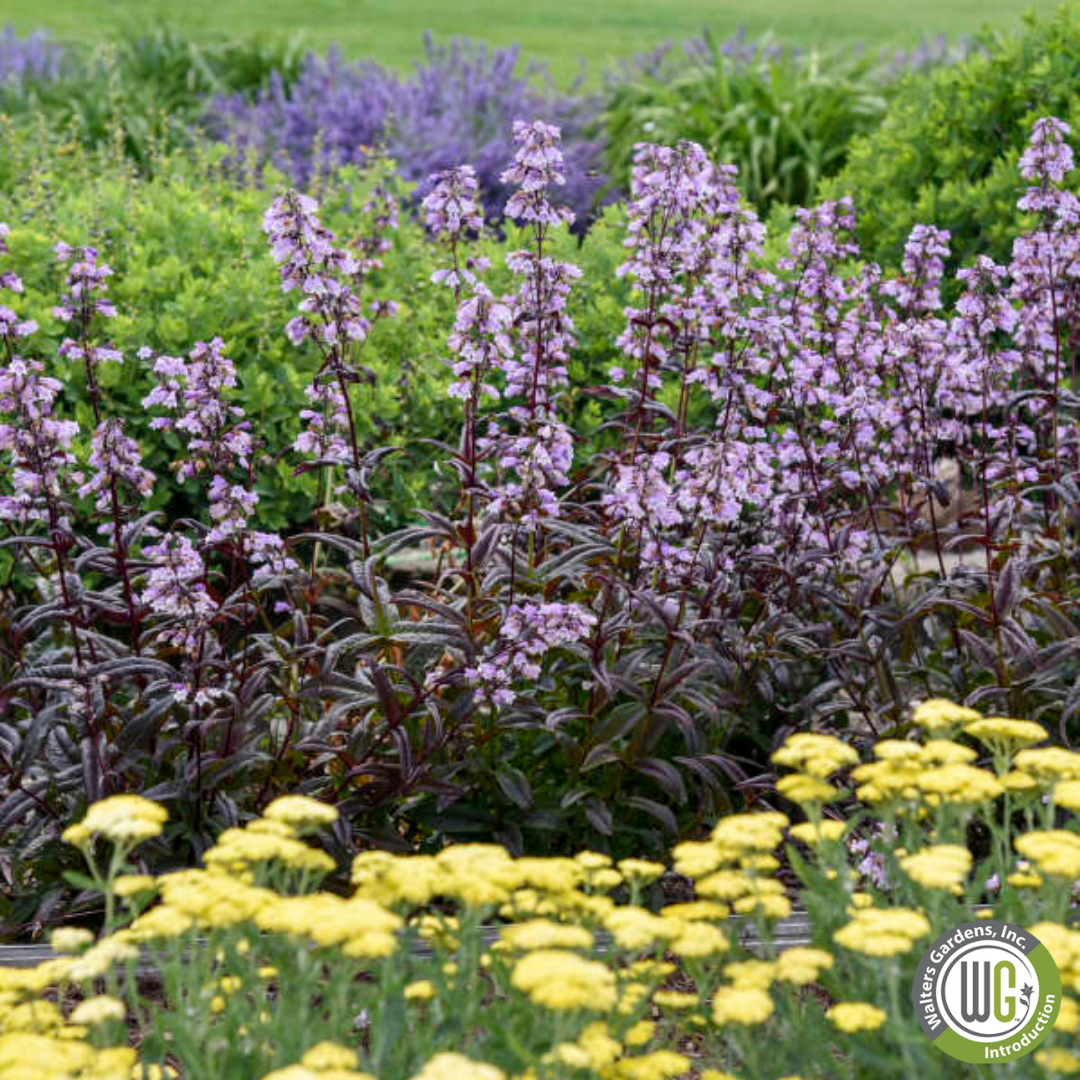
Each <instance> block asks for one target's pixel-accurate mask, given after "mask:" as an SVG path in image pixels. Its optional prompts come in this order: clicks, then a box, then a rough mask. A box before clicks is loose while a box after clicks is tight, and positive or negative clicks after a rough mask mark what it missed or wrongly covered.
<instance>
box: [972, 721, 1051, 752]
mask: <svg viewBox="0 0 1080 1080" xmlns="http://www.w3.org/2000/svg"><path fill="white" fill-rule="evenodd" d="M964 731H965V732H966V733H967V734H968V735H970V736H972V738H975V739H978V740H979V742H981V743H982V744H983V745H984V746H988V747H989V748H990V749H991V750H993V751H994V752H995V753H998V752H1004V753H1007V752H1009V751H1010V750H1013V749H1016V748H1017V747H1021V746H1034V745H1035V744H1036V743H1041V742H1042V741H1043V740H1044V739H1045V738H1046V729H1045V728H1044V727H1043V726H1042V724H1036V723H1034V722H1033V721H1031V720H1010V719H1009V718H1008V717H1006V716H988V717H987V718H986V719H985V720H976V721H975V722H974V723H971V724H967V725H966V726H965V727H964Z"/></svg>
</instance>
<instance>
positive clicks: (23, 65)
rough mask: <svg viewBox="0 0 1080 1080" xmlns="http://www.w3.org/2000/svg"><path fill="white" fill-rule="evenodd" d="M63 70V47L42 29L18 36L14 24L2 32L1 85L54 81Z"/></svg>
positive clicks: (0, 50)
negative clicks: (24, 35)
mask: <svg viewBox="0 0 1080 1080" xmlns="http://www.w3.org/2000/svg"><path fill="white" fill-rule="evenodd" d="M63 73H64V50H63V49H61V48H60V46H59V45H57V44H56V42H55V41H53V40H52V38H51V37H50V36H49V35H48V34H47V33H46V32H45V31H42V30H39V31H37V32H36V33H33V34H28V35H27V36H26V37H19V36H18V35H16V33H15V29H14V27H11V26H6V27H4V29H3V31H2V32H0V88H3V86H4V84H5V83H7V84H18V83H25V82H29V81H32V80H37V81H50V82H51V81H53V80H56V79H59V78H60V77H61V76H62V75H63Z"/></svg>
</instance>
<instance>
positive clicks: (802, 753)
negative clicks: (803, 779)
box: [772, 732, 859, 780]
mask: <svg viewBox="0 0 1080 1080" xmlns="http://www.w3.org/2000/svg"><path fill="white" fill-rule="evenodd" d="M772 760H773V763H774V764H776V765H785V766H787V767H788V768H789V769H798V770H800V771H801V772H804V773H807V774H808V775H810V776H813V777H816V778H817V779H819V780H824V779H825V778H826V777H828V776H831V775H832V774H833V773H834V772H838V771H839V770H840V769H842V768H843V767H844V766H845V765H857V764H858V762H859V755H858V754H857V753H856V752H855V750H854V749H853V748H852V747H850V746H849V745H848V744H847V743H846V742H843V741H841V740H840V739H837V738H836V737H835V736H833V735H818V734H815V733H813V732H798V733H796V734H795V735H791V736H789V737H788V738H787V740H785V742H784V745H783V746H781V747H780V749H779V750H777V751H776V753H775V754H773V756H772Z"/></svg>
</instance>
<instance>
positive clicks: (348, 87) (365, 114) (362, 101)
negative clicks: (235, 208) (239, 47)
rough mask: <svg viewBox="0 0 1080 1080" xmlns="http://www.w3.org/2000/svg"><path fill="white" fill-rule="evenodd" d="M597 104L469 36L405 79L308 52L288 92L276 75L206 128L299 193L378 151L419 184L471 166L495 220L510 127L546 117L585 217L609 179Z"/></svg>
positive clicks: (573, 201)
mask: <svg viewBox="0 0 1080 1080" xmlns="http://www.w3.org/2000/svg"><path fill="white" fill-rule="evenodd" d="M598 108H599V106H598V103H597V102H596V101H594V100H593V99H591V98H589V97H586V96H582V95H580V92H579V88H578V87H576V86H575V87H572V88H571V89H570V90H569V92H568V93H566V94H560V93H558V92H557V91H556V89H555V88H554V86H553V85H552V84H551V81H550V79H549V78H547V77H546V75H545V74H544V72H543V71H542V70H540V69H538V68H536V67H530V68H528V69H526V70H524V71H523V70H521V63H520V53H519V50H518V48H517V47H516V46H512V47H510V48H506V49H496V50H489V49H488V48H487V47H486V46H485V45H483V44H481V43H478V42H471V41H468V40H462V39H455V40H454V41H452V42H451V43H450V44H449V45H442V46H440V45H436V44H435V42H434V40H433V39H432V38H431V36H430V35H428V36H426V37H425V40H424V59H423V60H422V61H418V62H417V63H416V65H415V68H414V70H413V72H412V74H411V76H410V77H408V78H402V77H401V76H399V75H397V74H395V73H394V72H391V71H388V70H387V69H385V68H383V67H381V66H380V65H378V64H376V63H373V62H370V61H363V62H358V63H347V62H345V61H343V60H342V58H341V56H340V54H339V53H338V52H337V51H336V50H335V49H331V50H330V51H329V53H328V54H327V56H326V57H325V59H323V58H321V57H317V56H315V55H313V54H312V55H309V56H308V57H307V60H306V63H305V65H304V68H303V70H302V72H301V73H300V75H299V77H298V78H296V80H295V81H294V82H293V83H292V84H291V85H289V86H287V85H286V84H285V83H284V82H283V81H282V80H281V79H280V78H272V79H271V82H270V85H269V86H268V87H267V88H266V89H265V90H263V91H262V92H260V93H259V95H258V96H257V98H256V100H255V101H254V102H252V101H250V100H249V99H248V98H247V97H245V96H243V95H234V96H231V97H226V96H221V97H218V98H217V99H216V100H215V101H214V102H213V103H212V105H211V108H210V111H209V114H208V124H209V127H210V130H211V131H212V132H213V133H214V134H215V135H216V136H217V137H219V138H221V139H223V140H225V141H227V142H229V143H232V144H234V145H236V146H238V147H242V148H254V149H256V150H257V151H258V152H259V153H260V154H262V155H265V156H266V157H268V158H270V159H272V160H273V161H274V162H275V163H276V164H278V165H279V166H280V167H281V168H283V169H284V170H286V171H287V172H288V173H290V174H291V175H292V177H293V180H294V182H295V183H296V184H297V185H299V186H302V187H306V186H308V185H310V184H311V183H312V181H313V179H314V178H315V177H316V175H318V174H319V173H321V172H325V171H326V170H327V169H328V168H329V167H330V166H331V165H332V164H357V165H361V164H363V163H364V162H365V161H367V160H368V159H369V157H370V156H371V154H372V152H373V150H376V149H379V150H382V151H384V152H385V153H386V154H388V155H389V156H390V158H391V159H392V160H394V161H395V162H396V163H397V166H398V168H399V170H400V173H401V175H402V177H404V178H405V179H406V180H409V181H412V182H415V183H419V184H421V185H422V186H423V185H424V184H425V183H426V181H427V179H428V177H429V176H430V175H432V174H434V173H437V172H440V171H442V170H445V169H450V168H453V167H455V166H457V165H460V164H461V163H463V162H468V163H469V164H470V166H471V167H472V168H473V169H474V170H475V173H476V176H477V181H478V183H479V189H480V194H481V201H482V204H483V207H484V212H485V214H486V216H487V217H488V218H490V219H493V220H497V219H498V218H500V217H501V215H502V209H503V205H504V204H505V202H506V199H507V197H508V196H509V194H510V190H511V189H510V188H509V187H508V186H507V185H506V183H505V182H504V181H503V180H502V178H501V174H502V171H503V169H504V167H505V162H506V160H507V158H508V157H509V155H510V153H511V152H512V150H511V144H510V142H509V141H508V132H509V129H510V125H511V122H512V120H513V119H514V118H515V117H518V116H540V117H544V118H545V119H546V120H549V121H550V122H552V123H555V124H557V125H559V127H560V128H561V131H562V134H563V138H564V139H565V141H566V143H567V151H566V166H567V170H566V171H567V178H568V184H567V187H566V191H565V193H564V198H565V199H566V201H567V202H568V203H569V204H570V205H571V207H572V208H573V209H574V212H575V213H576V214H577V215H578V216H579V217H580V218H582V219H583V220H587V219H588V216H589V213H590V211H591V210H592V208H593V204H594V202H595V199H596V196H597V193H598V191H599V190H600V188H601V187H602V185H603V183H604V177H603V176H602V175H600V173H599V171H598V167H599V164H600V155H601V151H602V145H601V142H600V141H599V140H598V138H597V137H596V135H595V133H593V127H594V126H595V125H594V118H595V116H596V113H597V111H598ZM421 194H424V192H421Z"/></svg>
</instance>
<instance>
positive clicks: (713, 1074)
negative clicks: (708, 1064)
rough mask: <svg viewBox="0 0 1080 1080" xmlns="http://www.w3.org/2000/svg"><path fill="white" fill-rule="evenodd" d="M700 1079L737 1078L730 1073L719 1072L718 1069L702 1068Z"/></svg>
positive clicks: (722, 1079) (730, 1079) (732, 1079)
mask: <svg viewBox="0 0 1080 1080" xmlns="http://www.w3.org/2000/svg"><path fill="white" fill-rule="evenodd" d="M701 1080H739V1078H738V1077H737V1076H735V1075H733V1074H732V1073H728V1072H720V1070H719V1069H704V1070H703V1071H702V1073H701Z"/></svg>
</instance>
